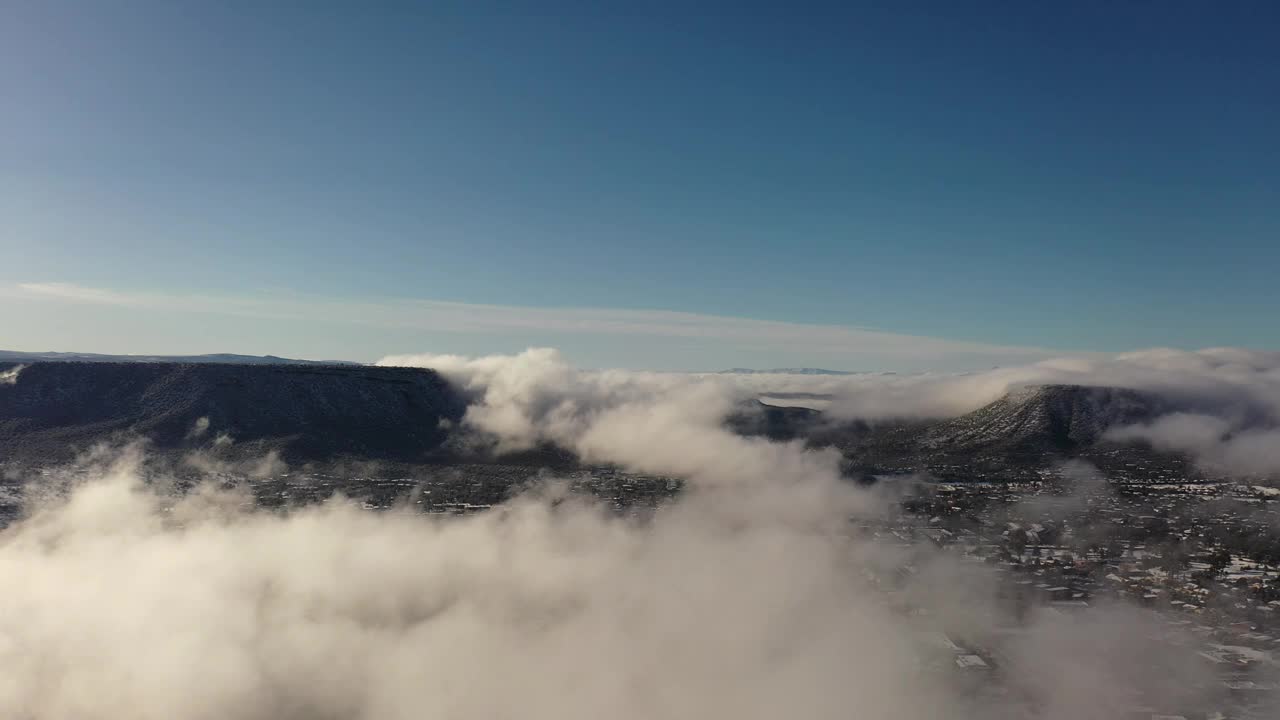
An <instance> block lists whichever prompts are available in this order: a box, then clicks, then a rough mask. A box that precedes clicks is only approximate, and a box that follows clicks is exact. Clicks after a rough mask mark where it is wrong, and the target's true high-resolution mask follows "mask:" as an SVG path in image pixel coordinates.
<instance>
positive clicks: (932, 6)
mask: <svg viewBox="0 0 1280 720" xmlns="http://www.w3.org/2000/svg"><path fill="white" fill-rule="evenodd" d="M692 5H697V6H698V8H697V9H692V8H691V7H690V6H692ZM877 5H879V6H894V7H893V8H892V9H886V8H885V7H877ZM1278 28H1280V5H1278V4H1277V3H1274V2H1226V3H1210V2H1177V1H1160V2H1155V1H1153V2H1122V3H1116V2H1070V3H1026V2H1007V3H984V2H975V3H956V2H921V3H878V4H875V5H871V4H866V5H864V4H861V3H852V2H844V3H831V4H802V3H801V4H788V3H768V4H764V3H761V4H758V5H756V4H753V3H741V2H739V3H725V4H723V5H719V4H715V3H696V4H695V3H671V4H664V3H625V4H624V3H617V4H613V3H585V2H584V3H557V2H539V3H532V2H531V3H486V2H460V3H427V2H422V3H403V4H402V3H389V2H387V3H332V4H330V3H323V2H318V1H317V2H289V3H283V2H275V3H272V2H235V1H232V2H218V3H197V2H155V3H149V2H148V3H142V2H127V1H124V0H121V1H119V2H83V1H75V2H62V1H57V0H53V1H49V0H46V1H40V2H7V3H3V4H2V5H0V93H2V95H0V98H2V105H0V218H3V223H0V294H3V295H4V297H3V298H0V347H5V346H8V347H11V348H16V349H74V350H104V351H112V352H115V351H124V350H136V351H138V352H191V351H214V350H226V351H250V352H275V353H276V354H282V355H288V354H295V355H312V356H315V355H328V356H341V357H355V358H357V359H371V358H373V357H376V356H378V355H381V354H383V353H389V352H411V351H424V350H429V351H436V352H445V351H456V352H466V353H476V352H490V351H495V350H518V349H520V347H523V346H524V345H525V344H555V345H561V346H564V347H565V348H566V351H567V352H568V353H569V354H570V355H571V356H572V357H574V358H575V359H578V360H579V361H580V362H583V363H584V364H592V365H614V364H617V365H642V366H654V367H662V366H691V365H692V366H709V367H715V366H719V365H724V364H733V365H753V364H754V365H759V364H774V363H782V364H820V363H824V364H836V365H840V366H844V367H850V366H858V365H860V364H870V365H882V366H892V365H894V364H895V361H894V360H893V359H892V358H888V357H877V358H860V357H859V356H857V354H856V353H855V352H853V351H852V350H849V348H845V350H842V351H841V352H844V353H845V354H843V355H841V354H839V353H836V354H831V352H832V351H831V350H830V348H827V349H826V350H821V349H813V348H809V350H813V351H812V352H807V350H806V348H805V347H802V346H798V345H795V344H793V343H791V342H790V341H785V342H784V341H777V340H776V338H774V339H772V340H769V341H767V342H766V341H763V340H762V341H760V342H755V341H754V340H753V339H752V338H751V337H750V332H749V331H748V330H743V331H742V332H741V333H739V334H738V335H735V336H734V339H733V340H732V342H731V343H728V344H725V343H722V344H721V345H715V344H714V343H711V344H709V345H708V344H703V343H701V342H700V340H699V333H697V332H694V333H688V334H686V335H683V336H682V335H680V334H679V333H675V334H674V335H673V334H672V333H671V332H668V331H667V330H665V329H659V330H658V331H655V332H654V333H651V334H647V333H646V332H644V331H641V332H630V331H628V332H611V331H604V332H600V331H599V328H598V326H597V325H589V326H584V327H585V329H579V328H578V327H577V326H575V325H574V323H575V322H579V321H580V318H579V319H578V320H575V319H574V318H576V317H577V316H575V315H573V314H572V313H570V314H569V316H568V319H567V320H566V319H564V318H559V319H556V320H555V321H554V322H552V321H550V320H547V317H551V316H552V315H554V312H553V310H554V309H556V308H566V307H570V308H579V309H618V310H669V311H681V312H686V313H696V314H698V315H699V317H700V318H702V319H700V320H698V322H706V323H712V322H714V318H713V317H712V316H714V317H720V316H728V317H735V318H751V319H755V320H767V321H781V322H784V323H814V324H820V325H826V326H855V327H862V328H875V329H878V330H883V331H887V332H888V333H901V334H907V335H913V336H927V337H931V338H943V339H949V340H956V341H965V342H972V343H979V344H989V345H997V346H1035V347H1042V348H1043V347H1047V348H1054V349H1062V350H1078V351H1116V350H1125V349H1131V348H1136V347H1146V346H1153V345H1169V346H1177V347H1188V348H1194V347H1202V346H1212V345H1243V346H1250V347H1260V348H1277V347H1280V323H1277V322H1276V316H1277V311H1278V310H1280V282H1277V272H1278V271H1280V42H1277V40H1276V38H1277V29H1278ZM54 283H57V284H58V285H57V286H56V287H55V286H53V285H51V284H54ZM32 284H35V285H38V287H35V288H34V289H33V288H32V287H30V286H31V285H32ZM24 286H27V287H24ZM50 288H53V289H52V290H51V289H50ZM281 296H286V298H287V302H288V303H292V305H291V307H292V308H293V309H292V310H290V312H288V313H284V312H278V311H277V309H274V308H276V305H278V304H279V303H280V302H285V301H282V300H281ZM192 298H194V299H192ZM418 300H431V301H451V302H457V303H463V304H468V305H470V304H484V305H492V306H501V308H509V309H511V311H512V312H517V311H518V310H519V309H520V308H538V309H540V310H539V311H538V312H539V313H542V314H540V315H538V317H539V318H542V319H540V320H534V321H529V320H527V319H526V318H522V317H521V318H517V320H513V321H511V322H510V323H506V324H504V323H503V322H497V321H494V320H493V319H492V318H490V319H489V320H488V321H487V322H489V323H490V324H489V325H485V326H484V327H480V328H470V327H457V326H456V323H455V324H450V323H447V322H446V323H443V324H432V323H431V322H427V321H421V322H419V321H417V320H415V319H414V318H413V317H412V315H413V312H414V309H413V308H414V305H413V304H412V303H413V302H414V301H418ZM223 301H225V302H226V303H227V305H228V306H237V305H236V304H237V303H241V304H245V303H248V304H252V305H253V310H252V311H251V312H249V311H246V312H240V313H224V312H222V311H221V310H220V309H219V307H218V304H219V303H220V302H223ZM344 303H352V304H358V303H369V304H370V305H369V306H368V307H369V312H370V313H371V315H372V317H369V318H368V320H369V322H368V323H364V322H361V320H362V318H361V317H335V316H334V315H335V313H333V312H331V311H330V310H331V309H332V308H334V307H340V306H341V305H342V304H344ZM299 305H301V306H311V307H314V308H317V309H316V310H315V311H314V312H311V313H310V314H309V313H308V312H307V311H305V310H299V309H297V307H296V306H299ZM501 308H499V309H498V310H485V312H486V313H490V314H491V313H493V312H499V311H500V310H501ZM459 312H460V314H459V317H461V318H466V317H469V316H468V315H467V312H470V311H469V310H468V309H466V308H465V307H464V308H462V309H460V311H459ZM575 312H577V311H575ZM338 314H341V313H338ZM387 315H392V316H395V319H393V320H387V317H385V316H387ZM703 316H705V317H703ZM593 322H605V321H600V320H599V319H598V318H597V319H596V320H594V321H593ZM606 324H607V323H606ZM762 325H764V324H762ZM699 327H701V326H699ZM770 327H772V326H770ZM775 329H776V328H775ZM802 334H804V333H802ZM805 337H808V335H805ZM870 341H871V340H870V339H868V340H867V342H870ZM779 342H780V343H781V344H779ZM850 342H851V343H853V345H852V346H850V347H853V348H854V350H856V349H857V348H858V347H861V345H859V344H858V343H861V342H863V340H859V339H857V338H855V339H854V340H850ZM770 343H773V344H770ZM842 347H843V346H842ZM998 355H999V353H998V352H997V353H993V356H998ZM810 358H812V360H813V362H805V360H808V359H810ZM863 360H866V362H865V363H864V362H863ZM987 360H988V358H987V357H986V356H983V357H982V358H981V359H980V360H975V361H974V362H975V363H978V364H981V363H985V362H987ZM913 363H914V364H918V365H927V364H929V363H928V362H927V361H926V360H924V359H921V360H919V362H915V361H903V364H904V365H912V364H913ZM942 364H953V365H954V364H956V363H954V362H951V361H947V362H943V363H942ZM959 364H961V365H963V364H965V363H963V362H961V363H959Z"/></svg>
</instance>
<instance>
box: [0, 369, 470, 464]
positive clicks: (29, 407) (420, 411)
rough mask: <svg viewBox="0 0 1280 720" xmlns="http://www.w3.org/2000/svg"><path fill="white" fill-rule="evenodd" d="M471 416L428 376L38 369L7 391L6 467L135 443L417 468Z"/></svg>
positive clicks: (404, 372) (3, 424)
mask: <svg viewBox="0 0 1280 720" xmlns="http://www.w3.org/2000/svg"><path fill="white" fill-rule="evenodd" d="M464 411H465V404H464V402H463V401H462V400H461V398H459V397H458V396H457V394H456V393H455V392H454V391H453V389H452V388H451V387H450V386H449V385H448V384H447V383H446V382H445V381H444V379H443V378H442V377H441V376H440V375H439V374H438V373H436V372H435V371H432V370H426V369H419V368H394V367H368V366H358V365H279V364H262V365H247V364H226V363H169V362H165V363H140V362H122V363H113V362H83V363H82V362H35V363H29V364H26V365H25V367H23V368H22V369H21V370H20V371H19V372H18V373H17V374H16V376H15V377H14V378H13V381H12V382H11V383H6V384H4V385H0V461H11V460H12V461H21V462H59V461H66V460H69V459H70V458H71V456H74V454H75V453H77V452H81V451H84V450H85V449H87V448H89V447H91V446H92V445H94V444H97V443H102V442H124V441H127V440H129V439H133V438H146V439H147V440H149V441H150V446H151V447H152V448H154V449H155V450H157V451H170V450H194V449H222V450H225V449H226V448H228V447H234V448H236V449H237V450H238V451H239V452H242V453H245V454H251V453H264V452H266V451H269V450H274V451H277V452H279V453H280V454H281V455H282V456H283V457H284V458H285V459H287V460H290V461H313V460H314V461H325V460H329V459H334V458H339V457H352V458H365V459H373V460H396V461H414V460H419V459H422V458H423V457H425V456H426V455H428V454H429V453H430V452H431V451H433V450H436V449H437V448H439V447H440V445H441V444H442V443H443V442H444V441H445V439H446V437H447V434H446V433H447V431H446V430H445V427H444V426H447V425H448V424H449V423H448V422H446V421H453V422H456V421H458V420H460V419H461V417H462V414H463V412H464Z"/></svg>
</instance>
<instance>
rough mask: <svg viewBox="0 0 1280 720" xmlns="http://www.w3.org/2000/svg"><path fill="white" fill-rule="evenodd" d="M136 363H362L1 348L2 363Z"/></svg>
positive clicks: (279, 358)
mask: <svg viewBox="0 0 1280 720" xmlns="http://www.w3.org/2000/svg"><path fill="white" fill-rule="evenodd" d="M37 361H52V362H114V363H119V362H135V363H230V364H234V365H358V364H359V363H353V362H350V361H347V360H295V359H293V358H282V357H276V356H275V355H233V354H231V353H214V354H211V355H102V354H99V353H77V352H19V351H17V350H0V362H15V363H22V362H37Z"/></svg>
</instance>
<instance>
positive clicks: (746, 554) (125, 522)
mask: <svg viewBox="0 0 1280 720" xmlns="http://www.w3.org/2000/svg"><path fill="white" fill-rule="evenodd" d="M623 394H624V396H625V393H623ZM623 406H626V403H623V405H620V406H619V407H623ZM649 411H651V412H654V411H655V410H654V409H653V408H649ZM628 412H631V411H630V410H629V411H628ZM603 415H605V416H607V415H608V411H607V410H606V411H603ZM641 437H644V435H643V433H642V434H641ZM666 439H668V438H666V437H665V436H663V437H660V438H657V440H660V441H664V440H666ZM602 442H603V441H602ZM607 442H608V443H613V442H614V439H610V440H608V441H607ZM636 442H637V443H639V442H640V441H636ZM610 447H614V446H613V445H610ZM724 449H726V450H741V449H743V448H724ZM682 450H683V447H666V446H664V445H662V444H655V445H651V446H650V451H651V454H652V455H654V456H663V455H668V454H670V455H679V454H680V453H681V451H682ZM777 452H778V454H779V456H782V455H790V454H793V453H799V452H801V451H800V450H798V449H797V448H795V447H794V446H786V445H784V446H780V447H779V449H778V450H777ZM143 462H144V458H143V457H142V456H141V455H140V454H139V453H137V452H136V451H129V452H125V453H123V454H122V455H120V456H118V457H112V456H110V455H109V454H99V455H98V456H96V457H95V458H92V459H91V466H89V467H86V468H81V471H80V473H79V475H80V476H85V477H87V478H88V480H86V481H84V482H82V483H80V484H78V485H77V486H76V487H74V489H73V490H72V491H71V492H70V494H69V495H68V496H66V497H56V498H44V499H43V500H41V501H39V502H36V503H34V504H33V505H32V506H31V509H30V513H29V515H28V517H27V518H25V519H24V520H22V521H20V522H18V523H16V524H14V525H12V526H10V527H9V528H8V529H6V530H4V531H3V532H0V583H3V584H4V586H5V588H6V590H5V592H4V593H0V715H4V716H6V717H33V718H42V719H49V720H72V719H75V720H95V719H99V718H100V719H103V720H117V719H122V718H130V719H136V720H152V719H154V720H162V719H163V720H168V719H169V718H174V717H183V718H195V719H197V720H198V719H200V718H209V719H210V720H212V719H214V718H216V719H218V720H228V719H234V720H240V719H246V720H257V719H261V720H267V719H268V718H270V719H272V720H275V719H278V718H286V719H288V718H296V719H301V718H335V719H336V718H364V719H368V720H394V719H397V718H418V717H423V716H424V715H425V716H429V717H435V718H456V719H457V720H474V719H475V718H493V717H523V718H530V719H532V720H579V719H580V720H595V719H596V718H600V717H610V718H618V719H619V720H631V719H634V720H641V719H644V720H652V719H653V718H672V719H673V720H674V719H677V718H688V717H710V718H735V719H738V720H750V719H753V718H759V719H761V720H764V719H766V718H767V719H773V718H778V717H796V718H832V719H835V718H847V717H850V716H851V715H852V716H856V717H861V718H884V719H885V720H890V719H892V720H904V719H905V720H933V719H934V718H937V719H939V720H941V719H942V718H948V719H952V718H974V719H975V720H976V719H977V718H989V717H1003V716H1014V715H1017V713H1018V712H1020V711H1021V709H1023V708H1024V704H1025V703H1026V702H1030V701H1029V700H1027V699H1026V698H1030V697H1034V698H1035V699H1034V703H1035V709H1036V712H1037V716H1038V717H1044V718H1050V719H1051V720H1058V719H1061V720H1067V719H1068V718H1076V717H1082V716H1083V717H1099V716H1115V715H1116V714H1118V713H1120V712H1123V711H1126V710H1128V709H1129V708H1131V707H1132V706H1133V704H1134V703H1135V702H1136V698H1137V697H1138V695H1139V694H1140V693H1145V694H1148V695H1154V696H1157V697H1164V698H1170V699H1174V698H1180V697H1181V696H1180V695H1179V690H1180V688H1185V687H1194V686H1195V685H1196V683H1195V682H1193V681H1194V680H1196V679H1197V678H1201V677H1206V675H1203V673H1204V672H1205V670H1204V668H1202V667H1200V666H1199V665H1197V664H1196V663H1195V661H1194V656H1192V655H1191V653H1190V651H1187V656H1188V657H1187V658H1185V664H1179V663H1174V664H1172V665H1170V664H1169V663H1163V664H1162V667H1161V669H1160V670H1156V669H1154V668H1152V667H1151V666H1150V663H1149V659H1150V655H1148V653H1150V652H1151V649H1150V647H1149V644H1150V641H1151V638H1153V637H1155V636H1156V635H1157V634H1158V632H1159V630H1160V627H1159V626H1158V624H1157V623H1156V620H1155V618H1154V617H1152V616H1150V615H1147V614H1145V613H1143V612H1141V611H1137V610H1131V609H1125V608H1110V609H1108V608H1097V609H1096V610H1095V611H1093V612H1091V613H1090V614H1089V615H1087V616H1082V617H1080V618H1075V619H1070V618H1064V617H1061V616H1057V615H1055V616H1046V617H1044V618H1041V619H1040V620H1038V621H1034V622H1032V623H1031V624H1030V625H1029V626H1028V627H1026V628H1025V632H1023V633H1020V634H1019V636H1018V637H1017V638H1016V639H1014V640H1011V641H1010V643H1009V653H1010V654H1011V655H1010V657H1012V658H1017V659H1018V661H1017V662H1016V663H1014V664H1011V665H1010V666H1009V667H1008V668H1006V669H1005V670H1004V671H1003V672H1004V675H1003V680H1002V682H1004V683H1007V684H1008V685H1009V686H1010V687H1012V688H1014V689H1015V690H1016V692H1015V693H1014V694H1013V695H1010V696H1004V695H990V696H989V695H984V694H982V693H980V692H979V693H975V692H974V687H973V682H974V681H975V678H970V680H968V681H966V680H965V679H964V678H963V677H962V676H961V674H959V673H958V672H957V670H956V668H955V663H954V662H953V658H952V656H951V654H950V653H949V652H947V651H946V650H945V648H944V649H941V650H939V648H938V647H936V643H935V642H933V641H932V638H933V637H935V636H936V632H937V630H938V629H939V628H940V627H944V626H945V627H946V628H947V629H948V630H950V631H953V632H954V631H957V630H959V631H961V632H964V633H967V634H972V635H975V636H981V635H983V634H990V633H995V632H996V631H997V630H998V627H999V625H1000V624H1001V623H1002V622H1003V621H1004V618H1002V617H1001V615H1000V612H999V611H998V609H997V608H996V607H995V606H994V604H993V602H992V601H993V599H994V598H993V596H992V595H991V592H992V591H991V588H992V584H991V582H990V578H989V577H988V576H987V574H986V573H987V571H986V570H984V569H982V568H981V567H979V568H976V569H975V568H973V567H972V566H969V565H967V564H958V563H956V562H955V561H954V560H952V559H950V558H948V557H946V556H944V555H941V554H937V553H934V552H932V551H930V550H928V549H927V548H907V549H904V548H901V547H887V546H880V545H878V544H877V543H875V542H873V541H870V540H863V541H855V540H853V539H851V537H850V536H849V535H850V533H849V532H848V531H847V528H848V519H849V517H850V512H851V511H850V508H855V510H854V511H853V512H854V513H855V517H856V516H857V514H856V513H858V512H864V513H865V512H874V511H875V508H876V507H877V501H876V500H875V499H874V498H871V497H870V496H868V495H867V494H866V493H865V491H860V490H858V489H856V488H854V487H852V486H850V485H847V484H842V483H834V482H831V478H830V476H829V475H827V474H824V473H819V472H816V471H815V470H814V469H813V468H812V467H810V466H809V465H807V464H806V463H805V462H801V461H799V460H796V459H792V460H789V461H775V463H774V464H773V465H772V466H770V468H769V471H770V472H775V473H779V474H778V475H775V476H774V477H773V478H772V480H773V481H774V483H776V484H781V485H783V486H785V487H787V488H788V489H789V491H790V494H789V495H776V494H774V493H773V492H771V491H770V490H769V489H768V488H766V486H765V485H764V484H762V483H760V482H756V481H755V480H754V479H753V476H751V475H748V476H746V478H745V479H744V481H743V482H742V483H740V484H732V485H727V484H724V483H727V482H729V480H728V478H729V475H730V474H731V473H732V472H735V471H739V470H742V469H743V468H745V467H746V466H745V465H742V464H741V463H740V461H738V460H734V459H731V458H727V457H726V458H724V459H723V460H722V461H721V462H723V463H724V467H719V468H715V469H712V468H711V465H712V464H713V463H714V460H713V459H711V458H710V457H707V458H703V459H701V460H698V461H697V462H696V463H695V468H696V469H698V470H699V471H700V472H705V473H706V474H704V475H702V476H701V477H703V478H704V479H705V480H708V481H710V484H705V485H696V484H695V485H693V486H691V488H690V491H689V492H688V493H687V494H685V495H683V496H682V497H681V499H679V500H677V501H675V502H673V503H671V504H668V505H667V506H665V507H663V508H661V509H659V510H658V511H657V512H656V513H655V514H654V515H653V516H652V517H650V518H648V519H646V520H643V521H636V520H629V519H623V518H619V517H617V516H614V515H611V514H608V513H606V512H604V511H603V510H602V509H601V508H599V507H596V506H594V505H592V504H591V503H589V502H587V501H582V500H577V499H574V498H572V497H565V496H564V495H562V494H560V493H559V492H558V491H557V490H555V489H554V488H544V489H541V490H534V491H531V492H530V493H529V494H527V495H525V496H524V497H521V498H517V499H516V500H513V501H511V502H510V503H508V504H507V505H504V506H502V507H500V508H496V509H494V510H492V511H490V512H487V513H483V514H478V515H473V516H469V517H463V518H449V519H440V518H433V517H426V516H423V515H420V514H418V513H416V512H412V511H407V510H406V511H389V512H385V513H373V512H368V511H364V510H361V509H359V508H358V507H357V506H356V505H354V504H352V503H348V502H344V501H342V500H340V499H338V500H334V501H332V502H329V503H327V504H325V505H323V506H313V507H308V508H296V509H292V510H289V511H284V512H267V511H258V510H253V509H252V508H251V506H250V505H251V504H250V502H249V498H248V496H246V495H241V494H239V493H237V492H235V491H234V490H231V491H227V490H214V489H209V488H204V489H197V490H195V491H193V492H191V493H189V494H187V495H185V496H183V497H175V496H171V495H168V494H166V493H164V492H162V491H159V490H157V488H161V487H164V485H165V483H164V482H163V478H155V477H151V478H150V484H149V485H146V484H143V482H142V477H143V476H144V475H145V474H146V468H145V466H144V464H143ZM663 462H672V463H675V462H677V461H663ZM752 472H758V471H756V470H752ZM784 473H794V474H792V475H787V474H784ZM808 486H817V487H821V493H820V494H821V495H822V496H823V497H825V498H827V499H828V500H840V499H843V500H842V501H836V502H826V503H814V502H800V503H797V504H794V505H791V506H788V505H786V504H785V503H786V502H787V500H788V498H793V497H802V496H803V494H804V492H805V490H806V488H807V487H808ZM903 553H907V556H906V557H904V555H903ZM906 560H911V561H913V562H915V563H916V564H917V565H918V567H919V572H918V573H917V575H916V576H915V578H914V579H913V580H912V581H911V582H910V584H909V585H908V586H907V587H906V588H905V595H906V597H908V598H909V599H910V600H911V602H912V603H914V604H916V605H917V606H919V607H920V608H923V609H924V611H925V614H924V615H906V614H902V613H899V612H895V611H894V610H892V609H891V607H892V603H891V602H889V601H888V599H887V598H886V597H885V596H883V595H881V594H880V592H879V591H877V590H875V589H873V586H872V585H871V584H869V583H868V581H867V577H868V573H876V572H879V573H887V572H888V571H889V570H890V569H891V568H893V567H897V566H900V564H901V563H902V562H904V561H906ZM944 624H945V625H944ZM1171 667H1172V670H1171V669H1170V668H1171ZM977 681H979V685H981V684H982V683H985V682H986V680H985V679H984V676H981V675H979V676H977ZM1024 695H1025V697H1024Z"/></svg>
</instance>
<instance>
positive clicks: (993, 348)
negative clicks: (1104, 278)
mask: <svg viewBox="0 0 1280 720" xmlns="http://www.w3.org/2000/svg"><path fill="white" fill-rule="evenodd" d="M3 294H4V295H8V296H9V297H11V298H12V297H17V298H23V299H26V300H28V301H33V300H34V301H44V302H57V303H84V304H92V305H99V306H114V307H122V308H130V309H135V310H146V311H154V312H165V313H175V312H176V313H215V314H221V315H232V316H240V317H251V318H259V319H271V320H283V321H310V322H316V321H320V322H336V323H350V324H355V325H366V326H368V325H373V326H382V327H394V328H408V329H415V330H421V331H431V332H450V333H476V334H489V335H493V334H503V333H507V334H510V333H521V334H525V335H527V334H540V333H545V334H558V335H588V336H589V335H596V336H639V337H653V338H672V339H686V340H698V341H709V342H721V343H734V344H736V345H741V346H745V347H757V348H786V349H789V350H798V349H803V350H806V351H810V352H813V353H823V354H848V355H851V356H861V357H913V358H921V357H940V356H971V357H981V358H984V359H985V358H992V359H997V360H998V359H1007V361H1010V362H1013V361H1027V360H1035V359H1039V358H1043V357H1049V356H1053V355H1061V354H1062V353H1061V351H1054V350H1049V349H1045V348H1038V347H1026V346H1010V345H994V344H988V343H980V342H969V341H962V340H949V339H943V338H934V337H924V336H918V335H907V334H900V333H893V332H886V331H882V330H874V329H867V328H861V327H853V326H845V325H829V324H826V325H824V324H810V323H796V322H780V321H773V320H755V319H749V318H737V317H726V316H721V315H706V314H700V313H689V312H675V311H668V310H634V309H619V308H574V307H563V308H560V307H521V306H512V305H488V304H476V303H460V302H448V301H441V300H418V299H385V298H384V299H357V300H346V299H335V298H332V297H321V296H310V295H300V294H292V293H290V294H281V293H263V294H252V295H245V294H241V295H203V294H194V293H192V294H185V293H161V292H132V291H119V290H112V289H103V288H93V287H85V286H82V285H75V284H71V283H61V282H31V283H21V284H18V285H16V286H13V287H12V288H10V289H9V291H8V292H4V293H3ZM984 361H985V360H984Z"/></svg>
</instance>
